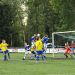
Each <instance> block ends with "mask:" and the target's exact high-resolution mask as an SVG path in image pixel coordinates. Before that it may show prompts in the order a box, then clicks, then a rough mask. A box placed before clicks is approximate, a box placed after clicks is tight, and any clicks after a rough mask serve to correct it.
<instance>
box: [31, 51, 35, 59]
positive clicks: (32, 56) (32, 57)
mask: <svg viewBox="0 0 75 75" xmlns="http://www.w3.org/2000/svg"><path fill="white" fill-rule="evenodd" d="M35 57H36V54H35V52H34V51H31V56H30V59H34V58H35Z"/></svg>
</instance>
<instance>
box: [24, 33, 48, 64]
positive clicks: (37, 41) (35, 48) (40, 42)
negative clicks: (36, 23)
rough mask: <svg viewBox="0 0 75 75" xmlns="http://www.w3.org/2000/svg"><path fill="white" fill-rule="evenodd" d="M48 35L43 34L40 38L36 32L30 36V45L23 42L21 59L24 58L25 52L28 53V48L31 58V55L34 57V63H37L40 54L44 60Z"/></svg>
mask: <svg viewBox="0 0 75 75" xmlns="http://www.w3.org/2000/svg"><path fill="white" fill-rule="evenodd" d="M48 39H49V38H48V36H47V35H45V36H44V37H43V38H42V39H41V38H40V34H37V35H35V34H34V36H32V38H31V47H29V45H27V44H26V43H25V50H26V51H25V54H24V58H23V60H24V59H25V58H26V56H27V54H28V53H29V50H31V53H32V54H31V59H32V58H33V57H35V58H36V63H38V61H39V58H40V55H41V56H42V60H44V58H45V57H46V56H45V52H46V49H47V44H48Z"/></svg>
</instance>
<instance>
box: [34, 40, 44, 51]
mask: <svg viewBox="0 0 75 75" xmlns="http://www.w3.org/2000/svg"><path fill="white" fill-rule="evenodd" d="M35 46H36V51H41V50H42V48H43V43H42V40H38V41H36V42H35Z"/></svg>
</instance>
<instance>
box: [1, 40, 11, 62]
mask: <svg viewBox="0 0 75 75" xmlns="http://www.w3.org/2000/svg"><path fill="white" fill-rule="evenodd" d="M0 47H1V50H2V52H3V54H4V61H6V60H8V59H7V54H8V58H9V59H10V53H9V51H8V48H7V47H8V44H7V43H6V41H5V40H2V43H1V44H0Z"/></svg>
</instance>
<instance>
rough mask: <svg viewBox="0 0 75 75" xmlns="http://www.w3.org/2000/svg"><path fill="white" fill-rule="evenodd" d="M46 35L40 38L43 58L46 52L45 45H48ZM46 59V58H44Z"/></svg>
mask: <svg viewBox="0 0 75 75" xmlns="http://www.w3.org/2000/svg"><path fill="white" fill-rule="evenodd" d="M48 39H49V38H48V35H47V34H45V36H44V37H43V38H42V42H43V53H44V56H45V53H46V50H47V45H48ZM45 57H46V56H45Z"/></svg>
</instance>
